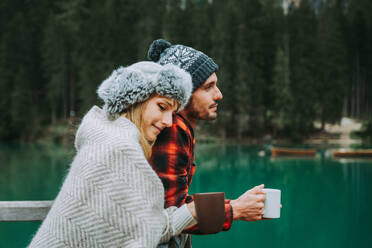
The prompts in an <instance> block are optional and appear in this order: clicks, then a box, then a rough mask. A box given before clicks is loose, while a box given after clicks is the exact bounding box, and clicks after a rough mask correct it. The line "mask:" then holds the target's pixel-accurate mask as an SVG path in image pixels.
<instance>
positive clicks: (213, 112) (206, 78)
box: [148, 39, 265, 247]
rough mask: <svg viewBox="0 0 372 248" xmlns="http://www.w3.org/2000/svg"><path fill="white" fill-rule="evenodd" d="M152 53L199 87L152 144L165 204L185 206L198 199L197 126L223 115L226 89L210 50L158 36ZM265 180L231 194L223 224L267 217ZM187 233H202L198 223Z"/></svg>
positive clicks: (181, 241)
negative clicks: (194, 191)
mask: <svg viewBox="0 0 372 248" xmlns="http://www.w3.org/2000/svg"><path fill="white" fill-rule="evenodd" d="M148 58H149V59H150V60H153V61H155V62H157V63H159V64H161V65H164V64H170V63H171V64H174V65H177V66H179V67H180V68H182V69H184V70H185V71H187V72H189V73H190V74H191V77H192V83H193V93H192V96H191V98H190V101H189V103H188V104H187V106H186V107H185V108H184V109H183V110H182V111H181V112H179V114H176V115H174V116H173V124H172V126H171V127H170V128H165V129H164V130H163V131H162V132H161V133H160V134H159V135H158V138H157V140H156V143H155V145H154V146H153V149H152V157H151V159H150V164H151V165H152V167H153V169H154V170H155V171H156V172H157V174H158V176H159V177H160V179H161V180H162V182H163V185H164V188H165V206H166V207H169V206H177V207H180V206H182V205H183V204H185V203H190V202H192V201H193V197H192V196H190V195H188V189H189V186H190V183H191V180H192V177H193V175H194V173H195V169H196V165H195V164H194V158H195V157H194V147H195V138H194V131H193V130H194V128H195V126H196V125H197V123H198V122H199V120H214V119H215V118H217V107H218V102H219V101H220V100H221V99H222V93H221V91H220V90H219V89H218V87H217V80H218V79H217V75H216V71H217V70H218V66H217V64H216V63H215V62H214V61H213V60H212V59H211V58H210V57H208V56H207V55H205V54H204V53H202V52H200V51H198V50H195V49H193V48H191V47H187V46H183V45H172V44H171V43H169V42H168V41H165V40H162V39H160V40H155V41H154V42H153V43H152V44H151V46H150V49H149V51H148ZM262 189H263V185H259V186H256V187H254V188H253V189H251V190H248V191H247V192H245V193H244V194H243V195H241V196H240V197H239V198H238V199H236V200H225V222H224V225H223V230H224V231H227V230H229V229H230V227H231V225H232V222H233V220H244V221H256V220H260V219H262V211H263V207H264V201H265V194H264V192H263V191H262ZM184 233H190V234H200V233H201V232H200V230H199V228H198V226H197V225H195V226H193V227H191V228H189V229H187V230H184ZM186 240H190V239H188V235H183V236H180V237H178V238H176V239H174V240H172V241H171V242H170V243H169V244H166V245H165V246H164V247H186V246H189V245H190V243H188V244H187V245H186V244H185V243H186V242H189V241H186Z"/></svg>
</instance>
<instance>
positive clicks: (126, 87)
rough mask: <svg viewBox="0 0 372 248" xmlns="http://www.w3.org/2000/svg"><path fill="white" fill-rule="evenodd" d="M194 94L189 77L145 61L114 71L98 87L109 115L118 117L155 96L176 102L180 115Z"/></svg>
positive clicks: (169, 66)
mask: <svg viewBox="0 0 372 248" xmlns="http://www.w3.org/2000/svg"><path fill="white" fill-rule="evenodd" d="M191 91H192V83H191V77H190V74H189V73H187V72H185V71H184V70H182V69H180V68H178V67H177V66H174V65H164V66H162V65H159V64H157V63H154V62H149V61H143V62H138V63H135V64H133V65H131V66H128V67H120V68H119V69H117V70H114V71H113V72H112V74H111V75H110V76H109V77H108V78H107V79H105V80H104V81H103V82H102V83H101V85H100V86H99V87H98V90H97V94H98V96H99V97H100V98H101V99H102V100H103V101H104V106H103V109H104V110H105V111H106V113H108V114H109V115H111V116H115V115H117V114H120V113H122V112H124V111H125V110H127V109H128V108H129V107H130V106H131V105H133V104H136V103H140V102H144V101H146V100H147V99H148V98H149V97H150V96H151V94H153V93H156V94H159V95H161V96H165V97H169V98H171V99H175V100H176V101H177V102H178V103H179V105H180V106H179V108H178V111H180V110H182V109H183V108H184V106H185V105H186V104H187V102H188V100H189V98H190V96H191Z"/></svg>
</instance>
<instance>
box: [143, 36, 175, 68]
mask: <svg viewBox="0 0 372 248" xmlns="http://www.w3.org/2000/svg"><path fill="white" fill-rule="evenodd" d="M170 46H172V44H171V43H170V42H168V41H166V40H163V39H158V40H154V41H153V42H152V44H151V45H150V48H149V51H148V53H147V57H148V58H149V59H150V60H152V61H154V62H156V61H158V60H159V59H160V55H161V53H162V52H163V51H164V50H165V49H167V48H168V47H170Z"/></svg>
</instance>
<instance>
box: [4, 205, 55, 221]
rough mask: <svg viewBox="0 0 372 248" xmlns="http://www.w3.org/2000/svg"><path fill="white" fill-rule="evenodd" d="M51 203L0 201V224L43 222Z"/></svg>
mask: <svg viewBox="0 0 372 248" xmlns="http://www.w3.org/2000/svg"><path fill="white" fill-rule="evenodd" d="M52 204H53V201H0V222H2V221H41V220H44V219H45V217H46V215H47V214H48V212H49V209H50V207H51V206H52Z"/></svg>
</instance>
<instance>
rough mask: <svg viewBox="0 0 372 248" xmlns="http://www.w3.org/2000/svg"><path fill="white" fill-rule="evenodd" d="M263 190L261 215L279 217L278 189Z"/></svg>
mask: <svg viewBox="0 0 372 248" xmlns="http://www.w3.org/2000/svg"><path fill="white" fill-rule="evenodd" d="M263 191H264V192H265V193H266V200H265V207H264V211H263V217H264V218H280V190H279V189H263Z"/></svg>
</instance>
